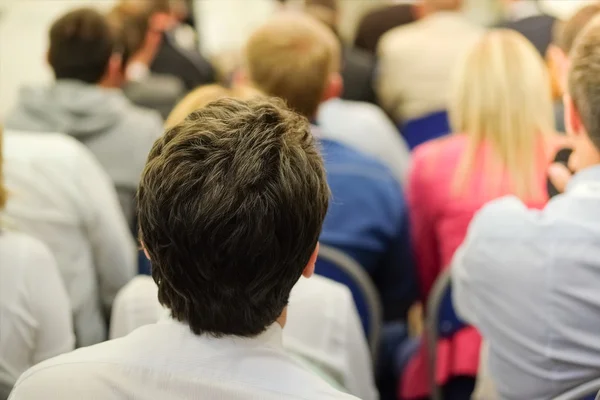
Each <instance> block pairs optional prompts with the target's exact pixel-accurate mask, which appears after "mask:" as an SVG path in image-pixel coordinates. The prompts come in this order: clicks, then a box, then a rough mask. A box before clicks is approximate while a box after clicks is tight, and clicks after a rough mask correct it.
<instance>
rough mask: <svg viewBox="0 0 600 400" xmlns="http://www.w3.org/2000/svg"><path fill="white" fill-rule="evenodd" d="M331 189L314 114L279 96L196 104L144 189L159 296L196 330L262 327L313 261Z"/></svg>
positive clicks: (155, 161)
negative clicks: (311, 120)
mask: <svg viewBox="0 0 600 400" xmlns="http://www.w3.org/2000/svg"><path fill="white" fill-rule="evenodd" d="M328 198H329V189H328V186H327V182H326V177H325V170H324V166H323V160H322V159H321V156H320V155H319V152H318V149H317V147H316V145H315V140H314V138H313V136H312V134H311V130H310V125H309V123H308V121H307V120H306V119H305V118H303V117H301V116H299V115H297V114H296V113H294V112H292V111H290V110H289V109H288V108H287V107H285V105H284V104H283V103H282V102H281V101H279V100H277V99H267V98H257V99H253V100H249V101H241V100H235V99H221V100H218V101H216V102H213V103H210V104H208V105H207V106H206V107H204V108H201V109H199V110H197V111H195V112H193V113H192V114H191V115H190V116H188V117H187V118H186V119H185V120H184V121H183V122H181V123H179V124H178V125H176V126H174V127H173V128H171V129H169V130H167V132H166V133H165V134H164V136H163V137H161V138H159V139H158V140H157V141H156V143H155V144H154V147H153V148H152V150H151V152H150V155H149V157H148V163H147V165H146V168H145V170H144V172H143V174H142V178H141V182H140V186H139V191H138V214H139V215H138V217H139V226H140V238H141V240H142V242H143V243H144V246H145V248H146V249H147V251H148V253H149V255H150V258H151V260H152V276H153V278H154V280H155V281H156V283H157V285H158V298H159V301H160V302H161V304H163V305H164V306H166V307H168V308H169V309H170V310H171V314H172V316H173V318H175V319H177V320H179V321H182V322H186V323H187V324H189V326H190V328H191V330H192V331H193V332H194V333H196V334H203V333H208V334H211V335H214V336H221V335H237V336H255V335H258V334H260V333H261V332H263V331H264V330H265V329H266V328H267V327H268V326H269V325H270V324H272V323H274V322H275V321H276V319H277V318H278V317H279V315H280V314H281V312H282V311H283V309H284V307H285V306H286V305H287V302H288V298H289V294H290V291H291V290H292V287H293V286H294V284H295V283H296V282H297V281H298V279H299V278H300V276H301V274H302V271H303V269H304V268H305V266H306V265H307V264H308V262H309V260H310V257H311V255H312V253H313V251H314V250H315V247H316V245H317V240H318V237H319V232H320V231H321V226H322V224H323V219H324V218H325V213H326V211H327V205H328Z"/></svg>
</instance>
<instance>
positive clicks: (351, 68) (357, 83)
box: [305, 0, 375, 103]
mask: <svg viewBox="0 0 600 400" xmlns="http://www.w3.org/2000/svg"><path fill="white" fill-rule="evenodd" d="M305 9H306V12H307V13H308V14H309V15H311V16H313V17H315V18H317V19H318V20H319V21H321V22H322V23H324V24H325V25H327V26H328V27H329V28H330V29H331V30H332V31H333V32H334V33H335V35H336V37H338V40H339V41H340V46H341V50H342V64H341V75H342V78H343V80H344V89H343V91H342V93H341V96H340V97H341V98H342V99H345V100H355V101H365V102H369V103H375V91H374V89H373V75H374V73H375V57H374V56H373V55H372V54H370V53H368V52H366V51H364V50H361V49H358V48H356V47H352V46H345V45H344V44H343V42H342V40H341V38H340V37H339V34H338V27H337V26H338V20H339V10H338V0H306V8H305Z"/></svg>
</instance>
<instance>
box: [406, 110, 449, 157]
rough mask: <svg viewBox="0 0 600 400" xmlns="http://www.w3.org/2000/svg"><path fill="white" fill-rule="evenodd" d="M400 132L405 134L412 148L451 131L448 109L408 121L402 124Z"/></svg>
mask: <svg viewBox="0 0 600 400" xmlns="http://www.w3.org/2000/svg"><path fill="white" fill-rule="evenodd" d="M400 133H401V134H402V136H404V139H406V143H407V144H408V147H409V148H410V149H411V150H412V149H414V148H415V147H417V146H418V145H420V144H421V143H425V142H426V141H428V140H432V139H437V138H439V137H442V136H444V135H447V134H448V133H450V123H449V122H448V113H447V112H446V111H438V112H435V113H432V114H429V115H426V116H424V117H421V118H415V119H412V120H409V121H406V123H404V124H403V125H402V126H400Z"/></svg>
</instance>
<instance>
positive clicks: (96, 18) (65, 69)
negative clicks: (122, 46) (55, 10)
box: [48, 8, 116, 83]
mask: <svg viewBox="0 0 600 400" xmlns="http://www.w3.org/2000/svg"><path fill="white" fill-rule="evenodd" d="M115 47H116V39H115V35H114V32H113V31H112V29H111V27H110V25H109V23H108V21H107V19H106V18H105V17H104V15H102V14H101V13H99V12H98V11H96V10H94V9H91V8H80V9H77V10H73V11H71V12H69V13H67V14H66V15H64V16H62V17H61V18H59V19H58V20H57V21H55V22H54V24H52V27H51V28H50V50H49V52H48V61H49V62H50V66H51V67H52V69H53V70H54V75H55V77H56V79H75V80H79V81H83V82H86V83H98V82H99V81H100V80H101V79H102V77H103V76H104V74H105V72H106V69H107V67H108V63H109V61H110V57H111V55H112V54H113V52H115V50H116V49H115Z"/></svg>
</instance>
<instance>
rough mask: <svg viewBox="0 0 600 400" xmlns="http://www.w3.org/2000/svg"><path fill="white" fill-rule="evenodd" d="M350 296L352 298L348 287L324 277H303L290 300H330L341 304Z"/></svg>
mask: <svg viewBox="0 0 600 400" xmlns="http://www.w3.org/2000/svg"><path fill="white" fill-rule="evenodd" d="M349 295H350V296H351V294H350V290H349V289H348V287H347V286H346V285H343V284H341V283H339V282H336V281H334V280H331V279H328V278H325V277H323V276H319V275H313V276H312V277H311V278H310V279H306V278H304V277H302V278H300V279H299V280H298V282H297V283H296V285H294V287H293V289H292V292H291V296H290V300H294V301H305V300H309V299H319V300H318V301H321V300H322V299H329V300H333V301H335V302H339V301H340V300H345V299H347V298H348V296H349ZM350 298H351V297H350Z"/></svg>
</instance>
